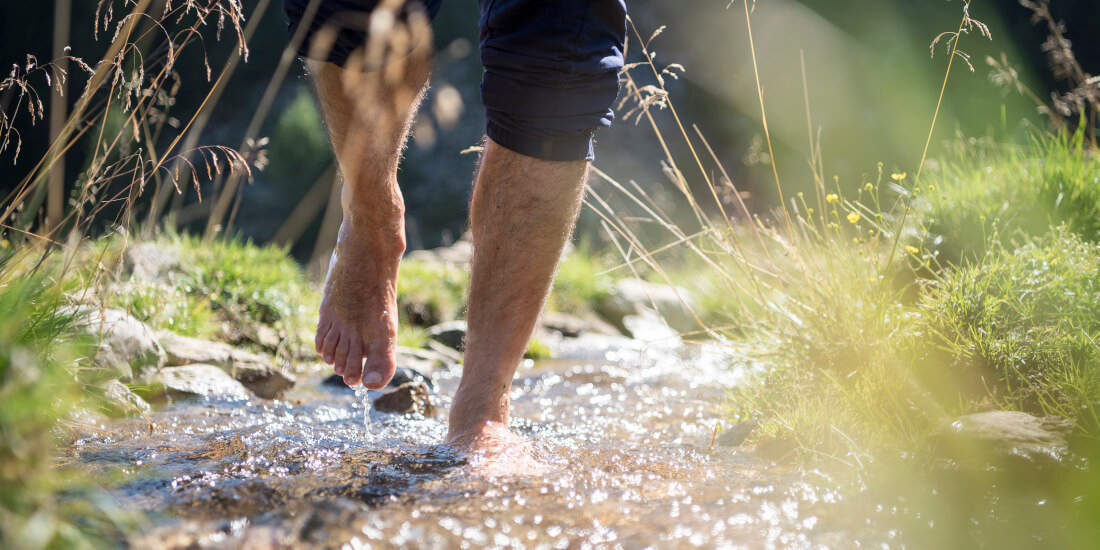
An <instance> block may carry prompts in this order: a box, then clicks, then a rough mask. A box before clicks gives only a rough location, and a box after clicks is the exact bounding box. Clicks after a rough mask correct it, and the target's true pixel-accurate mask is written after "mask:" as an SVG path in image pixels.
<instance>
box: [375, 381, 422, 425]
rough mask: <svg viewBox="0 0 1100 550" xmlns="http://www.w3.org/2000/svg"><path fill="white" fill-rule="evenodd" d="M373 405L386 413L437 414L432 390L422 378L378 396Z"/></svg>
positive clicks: (377, 409)
mask: <svg viewBox="0 0 1100 550" xmlns="http://www.w3.org/2000/svg"><path fill="white" fill-rule="evenodd" d="M371 407H372V408H373V409H374V410H376V411H378V412H384V413H397V414H412V415H421V416H425V417H427V418H431V417H433V416H435V407H434V406H433V405H432V400H431V391H430V390H429V389H428V386H427V385H426V384H425V383H424V382H423V381H421V380H411V381H409V382H405V383H404V384H401V385H400V386H398V387H396V388H394V389H392V390H390V391H387V392H386V393H384V394H382V395H380V396H378V398H377V399H375V400H374V402H373V403H372V404H371Z"/></svg>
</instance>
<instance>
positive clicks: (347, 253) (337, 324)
mask: <svg viewBox="0 0 1100 550" xmlns="http://www.w3.org/2000/svg"><path fill="white" fill-rule="evenodd" d="M404 249H405V247H404V235H403V230H402V229H401V228H397V230H396V231H391V230H379V229H377V228H368V227H359V226H357V225H356V224H353V223H351V222H350V221H348V218H347V217H345V220H344V223H342V224H341V225H340V236H339V239H338V241H337V244H336V250H334V251H333V253H332V260H331V263H330V264H329V272H328V278H327V279H326V280H325V294H324V298H322V300H321V312H320V313H321V315H320V320H319V321H318V322H317V337H316V338H315V340H314V345H315V346H316V347H317V352H318V353H320V354H321V356H322V357H323V358H324V361H325V363H328V364H330V365H332V366H333V370H334V371H335V372H336V374H339V375H341V376H343V377H344V382H345V383H346V384H347V385H349V386H354V385H356V384H359V383H360V381H361V382H362V384H363V386H364V387H367V388H370V389H375V390H376V389H380V388H382V387H384V386H385V385H386V384H387V383H389V381H390V379H391V378H393V373H394V369H395V368H396V364H395V361H396V360H395V358H394V352H395V346H396V339H397V270H398V266H399V265H400V263H401V254H402V253H404ZM364 359H365V360H366V364H365V365H364Z"/></svg>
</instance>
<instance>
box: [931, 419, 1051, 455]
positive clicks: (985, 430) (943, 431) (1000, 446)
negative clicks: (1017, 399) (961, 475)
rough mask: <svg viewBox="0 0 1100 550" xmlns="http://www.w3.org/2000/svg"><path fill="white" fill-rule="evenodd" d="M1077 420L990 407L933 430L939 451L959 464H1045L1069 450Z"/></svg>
mask: <svg viewBox="0 0 1100 550" xmlns="http://www.w3.org/2000/svg"><path fill="white" fill-rule="evenodd" d="M1072 429H1073V423H1072V422H1070V421H1068V420H1066V419H1064V418H1060V417H1053V416H1047V417H1044V418H1039V417H1036V416H1032V415H1030V414H1027V413H1024V412H1019V411H990V412H981V413H976V414H968V415H964V416H960V417H958V418H956V419H955V420H953V421H951V422H950V423H947V422H943V423H941V424H940V425H939V426H937V427H936V428H935V429H934V430H933V431H932V433H931V434H930V439H931V441H932V442H933V443H934V444H935V445H936V453H937V454H938V455H939V456H940V457H941V458H945V459H948V460H952V461H954V462H955V463H957V464H962V465H975V466H979V467H981V466H984V465H986V464H988V463H990V462H995V461H997V460H999V459H1004V458H1011V459H1022V460H1024V461H1025V462H1028V463H1032V464H1036V465H1045V464H1050V463H1058V462H1061V461H1062V459H1063V458H1065V457H1066V455H1067V454H1068V447H1069V445H1068V443H1067V442H1066V436H1067V435H1068V434H1069V432H1070V431H1071V430H1072Z"/></svg>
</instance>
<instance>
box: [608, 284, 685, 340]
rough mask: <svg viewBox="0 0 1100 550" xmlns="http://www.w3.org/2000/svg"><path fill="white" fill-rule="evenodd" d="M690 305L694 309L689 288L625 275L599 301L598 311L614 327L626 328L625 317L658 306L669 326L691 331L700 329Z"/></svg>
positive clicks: (658, 311) (657, 310)
mask: <svg viewBox="0 0 1100 550" xmlns="http://www.w3.org/2000/svg"><path fill="white" fill-rule="evenodd" d="M685 303H686V304H687V306H685ZM689 306H690V307H691V308H693V309H694V306H693V302H692V298H691V294H690V293H689V292H688V291H687V290H686V289H683V288H679V287H676V288H674V287H671V286H668V285H662V284H655V283H650V282H646V281H642V280H640V279H623V280H621V281H619V282H617V283H615V288H614V289H612V291H611V294H610V295H608V296H607V297H606V298H604V299H603V300H600V301H599V303H597V304H596V313H598V314H599V315H600V316H601V317H603V318H604V319H606V320H607V322H609V323H611V324H612V325H613V326H615V328H617V329H619V330H621V331H624V332H627V327H626V325H625V324H623V318H624V317H627V316H630V315H641V314H642V313H643V312H645V311H647V310H649V311H653V310H654V308H656V312H657V313H659V314H660V315H661V316H662V317H664V319H665V321H667V322H668V325H669V326H670V327H672V328H673V329H675V330H677V331H679V332H691V331H695V330H699V325H698V324H697V323H696V322H695V318H694V317H692V315H691V312H690V311H689V309H688V307H689Z"/></svg>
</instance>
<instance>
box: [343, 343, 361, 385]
mask: <svg viewBox="0 0 1100 550" xmlns="http://www.w3.org/2000/svg"><path fill="white" fill-rule="evenodd" d="M357 343H358V346H357V348H356V349H358V352H357V353H353V354H349V359H351V358H352V357H350V356H354V357H355V360H354V361H349V362H348V363H347V368H345V369H344V383H345V384H347V385H349V386H354V385H356V384H358V383H359V380H360V378H361V377H362V376H363V345H362V343H359V342H357Z"/></svg>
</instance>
